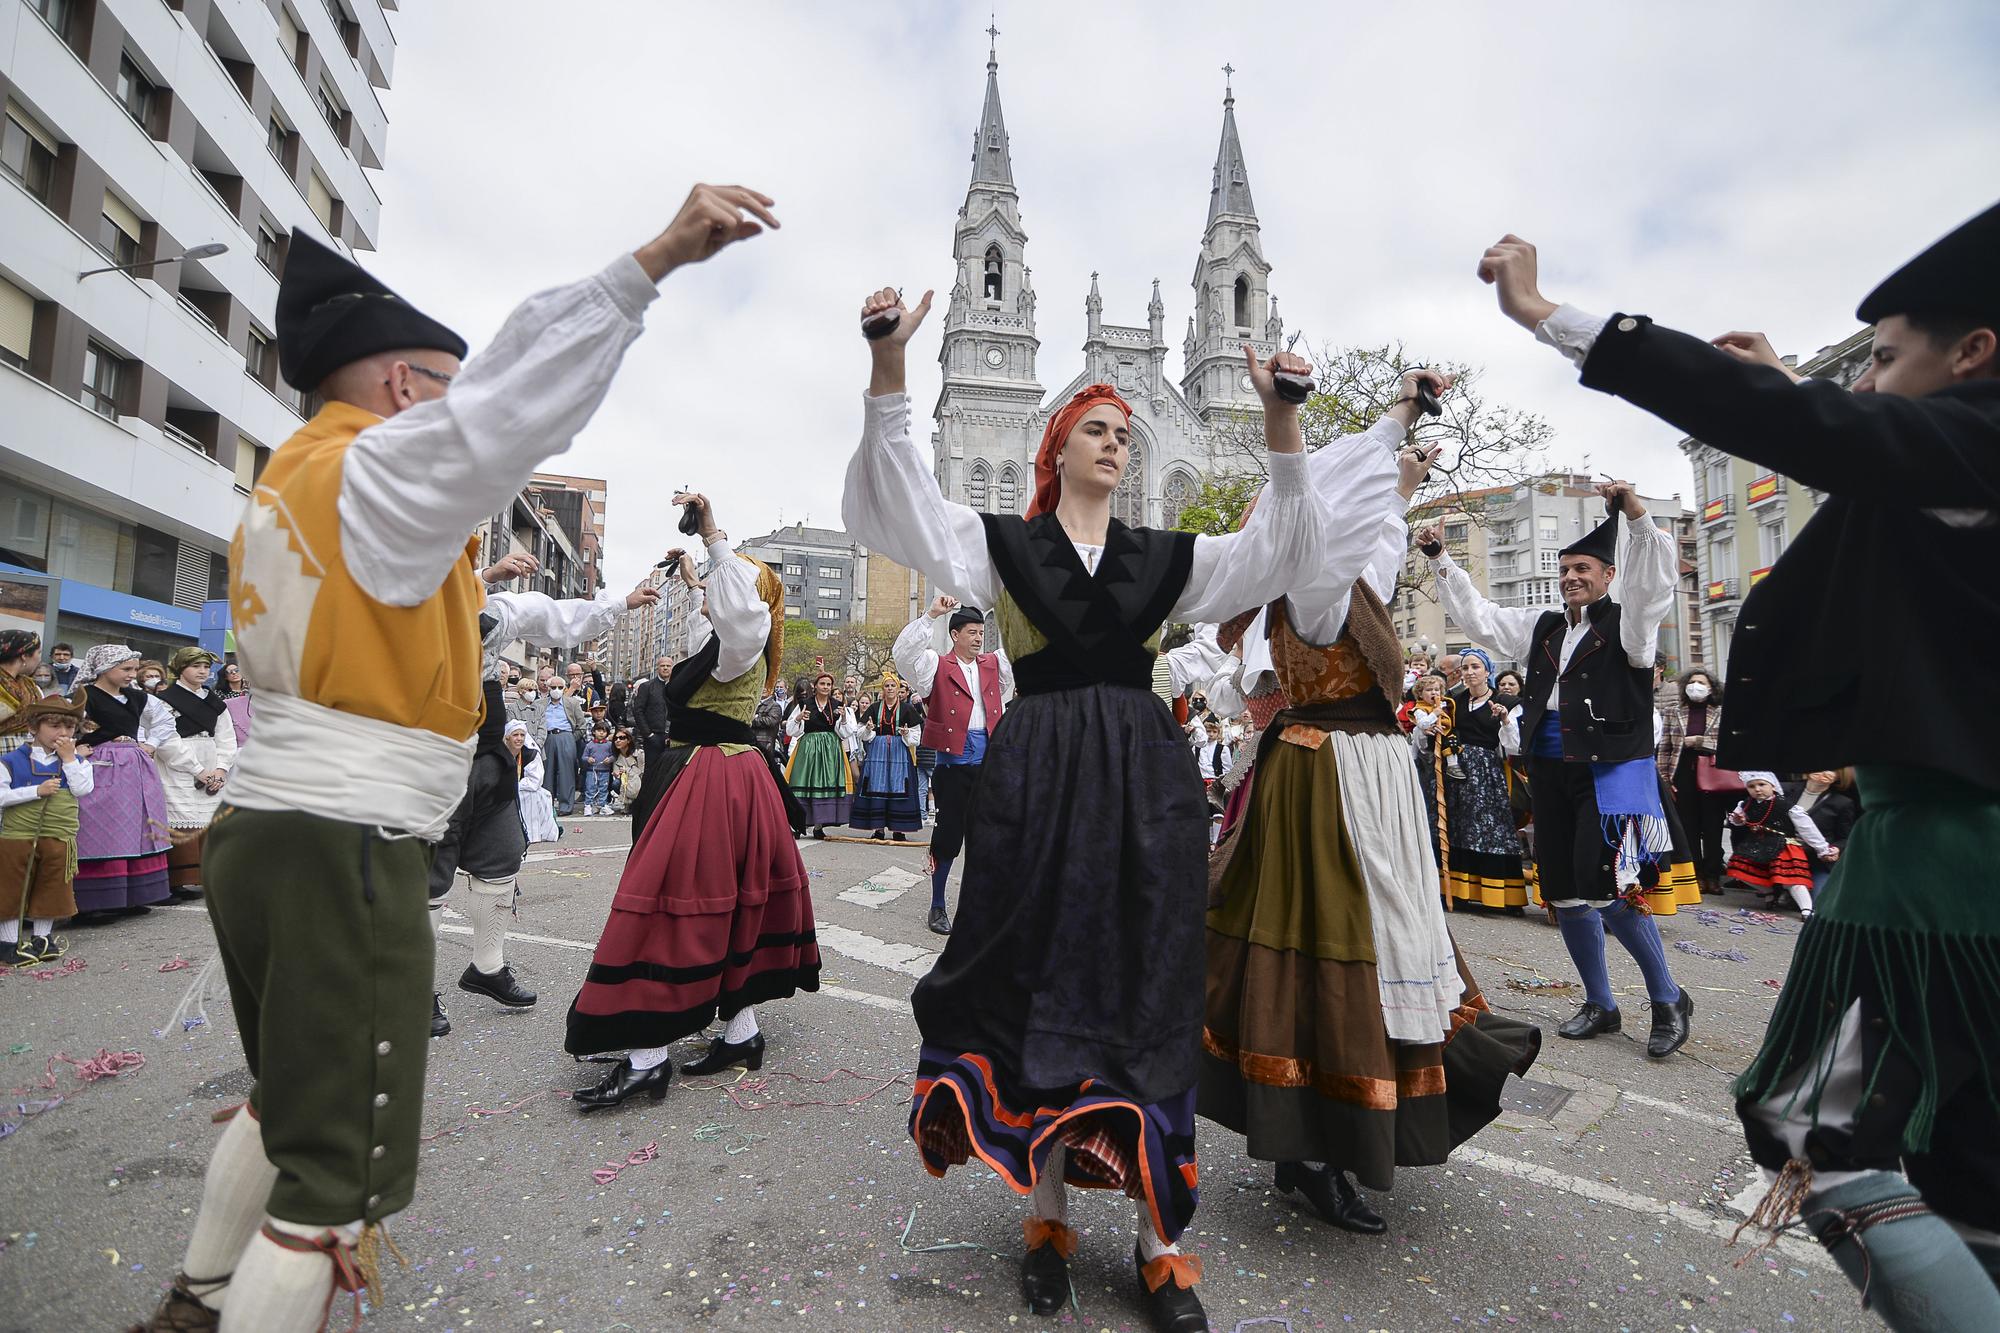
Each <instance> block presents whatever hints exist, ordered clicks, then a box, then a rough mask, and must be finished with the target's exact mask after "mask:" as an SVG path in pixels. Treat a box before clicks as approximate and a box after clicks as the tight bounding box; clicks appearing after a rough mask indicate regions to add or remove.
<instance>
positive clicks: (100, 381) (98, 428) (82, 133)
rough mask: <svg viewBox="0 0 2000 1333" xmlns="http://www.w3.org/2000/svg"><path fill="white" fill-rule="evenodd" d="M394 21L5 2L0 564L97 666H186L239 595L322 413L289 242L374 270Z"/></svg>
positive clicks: (281, 10)
mask: <svg viewBox="0 0 2000 1333" xmlns="http://www.w3.org/2000/svg"><path fill="white" fill-rule="evenodd" d="M394 7H395V6H394V3H393V0H389V2H388V3H382V2H379V0H176V2H175V3H173V4H171V5H169V4H164V3H161V2H160V0H0V96H4V103H5V122H4V125H0V131H4V140H0V478H4V480H0V565H4V566H12V567H13V568H15V569H26V570H30V571H34V572H38V573H44V574H48V575H53V576H57V577H60V578H61V579H62V580H63V586H62V589H61V605H62V616H61V619H60V621H59V623H58V631H59V634H60V636H61V637H64V638H67V639H69V640H71V641H73V642H74V643H75V644H76V647H77V650H78V652H79V654H80V653H81V651H82V649H83V648H84V647H85V646H86V645H87V644H88V643H90V642H98V641H107V640H122V641H128V642H130V643H132V644H133V646H135V647H139V648H141V649H142V650H147V651H163V650H171V649H172V648H174V647H177V646H179V645H181V644H183V643H188V642H192V641H194V640H195V638H196V637H197V633H198V631H199V628H200V613H201V607H202V604H203V603H204V602H205V601H208V600H210V599H212V598H224V597H226V596H227V592H226V579H227V568H226V557H227V549H228V543H229V539H230V536H231V534H232V533H233V532H234V531H235V528H236V523H237V520H238V518H239V516H240V515H241V512H242V509H243V504H244V498H245V496H247V495H248V493H249V490H250V487H251V486H252V485H253V484H254V482H255V479H256V477H257V475H258V473H259V471H260V469H261V467H262V465H263V462H264V460H265V459H266V458H268V457H269V454H270V451H271V450H272V449H274V448H276V447H277V446H278V445H279V444H281V443H282V442H283V441H284V440H285V439H287V438H288V437H289V436H290V435H291V434H292V433H293V432H294V431H296V430H297V429H298V427H299V425H300V423H301V420H302V409H307V408H310V407H311V406H312V404H310V403H304V404H302V403H301V402H300V397H299V395H298V394H296V393H294V392H293V391H291V390H289V389H287V388H285V387H284V386H283V385H282V384H281V383H280V382H279V380H278V378H277V349H276V346H275V343H274V341H273V339H272V311H273V309H274V307H275V305H276V302H277V290H278V279H277V274H278V273H279V271H280V270H281V269H282V268H283V264H284V254H285V248H286V245H287V244H288V241H289V237H290V234H291V233H292V232H293V231H294V230H296V229H298V228H305V229H306V230H307V232H308V233H309V234H311V235H312V236H314V237H315V238H316V239H319V240H322V241H330V242H332V243H334V244H335V245H336V246H337V247H338V248H340V249H342V250H345V251H350V252H351V251H354V250H366V249H371V248H373V244H374V237H375V235H376V231H377V227H378V224H379V219H380V212H381V202H380V199H379V198H378V196H377V194H376V192H375V188H374V186H373V184H372V183H371V182H370V180H369V177H368V174H367V172H368V170H369V169H379V168H380V167H381V166H382V164H383V160H384V154H385V151H386V136H387V128H388V124H387V118H386V117H385V115H384V113H383V110H382V105H381V102H380V100H379V98H378V96H377V93H378V91H379V90H381V89H383V88H386V87H387V86H388V82H389V74H390V71H391V68H392V66H393V64H394V58H395V40H394V38H393V36H392V35H391V33H390V31H389V26H388V22H387V17H386V14H385V11H386V10H388V9H393V8H394ZM209 244H220V245H222V246H226V247H227V249H226V250H225V251H223V252H222V253H220V254H217V255H215V256H214V257H212V258H207V259H202V260H180V261H177V262H176V261H175V256H178V255H181V254H183V253H185V252H186V251H188V250H189V249H192V248H194V247H197V246H203V245H209ZM110 265H136V266H137V267H134V268H131V269H129V270H128V271H123V272H104V273H97V274H95V275H92V276H82V275H84V274H86V273H87V272H88V271H89V270H93V269H100V268H104V267H106V266H110Z"/></svg>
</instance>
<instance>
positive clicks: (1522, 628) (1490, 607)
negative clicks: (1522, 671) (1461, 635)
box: [1417, 525, 1543, 662]
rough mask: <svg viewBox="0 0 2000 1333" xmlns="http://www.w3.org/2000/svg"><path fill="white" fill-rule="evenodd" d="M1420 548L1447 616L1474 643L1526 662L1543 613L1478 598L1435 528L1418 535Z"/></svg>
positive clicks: (1467, 577) (1467, 576) (1537, 609)
mask: <svg viewBox="0 0 2000 1333" xmlns="http://www.w3.org/2000/svg"><path fill="white" fill-rule="evenodd" d="M1417 545H1418V547H1419V548H1420V549H1421V550H1422V551H1423V553H1424V554H1425V555H1427V556H1429V557H1430V562H1431V569H1432V571H1433V573H1434V574H1435V575H1436V577H1437V588H1438V600H1439V601H1441V602H1443V603H1444V609H1445V613H1446V614H1447V615H1449V616H1450V617H1451V618H1452V621H1453V623H1455V624H1456V625H1457V626H1458V627H1459V628H1460V629H1462V630H1464V631H1465V632H1466V635H1467V636H1468V637H1469V638H1471V640H1472V641H1473V642H1474V643H1478V644H1483V645H1485V647H1486V649H1487V650H1488V651H1489V652H1493V653H1497V654H1499V655H1500V656H1502V657H1506V658H1511V659H1512V660H1514V661H1516V662H1520V661H1525V660H1526V659H1527V656H1528V648H1529V647H1530V645H1532V644H1533V643H1534V638H1535V623H1536V622H1537V621H1539V620H1540V619H1541V618H1542V615H1543V610H1542V608H1539V607H1532V606H1501V605H1500V604H1499V603H1497V602H1493V601H1490V600H1488V599H1487V598H1484V597H1481V596H1480V595H1479V589H1477V588H1475V587H1473V586H1472V578H1471V576H1470V575H1468V574H1467V573H1466V572H1465V571H1464V570H1462V569H1460V568H1459V567H1458V566H1457V565H1456V564H1454V563H1453V562H1452V558H1451V556H1450V554H1449V553H1447V552H1446V551H1445V549H1444V543H1443V541H1442V540H1440V538H1439V536H1438V530H1437V527H1436V526H1435V525H1432V526H1430V527H1426V528H1424V529H1423V530H1422V531H1420V532H1419V533H1417Z"/></svg>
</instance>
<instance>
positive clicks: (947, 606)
mask: <svg viewBox="0 0 2000 1333" xmlns="http://www.w3.org/2000/svg"><path fill="white" fill-rule="evenodd" d="M956 610H958V598H956V597H951V596H948V595H946V594H945V593H939V594H938V595H937V598H936V599H935V600H934V601H932V602H931V609H930V610H929V611H927V612H925V614H926V615H928V616H929V617H930V618H931V619H932V620H936V619H937V618H938V617H939V616H948V615H950V614H951V613H952V612H954V611H956Z"/></svg>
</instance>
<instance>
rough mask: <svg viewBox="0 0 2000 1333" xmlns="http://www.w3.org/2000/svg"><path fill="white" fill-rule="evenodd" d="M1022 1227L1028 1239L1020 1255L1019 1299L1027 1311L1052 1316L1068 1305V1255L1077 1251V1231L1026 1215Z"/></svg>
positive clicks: (1059, 1223)
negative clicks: (1023, 1302)
mask: <svg viewBox="0 0 2000 1333" xmlns="http://www.w3.org/2000/svg"><path fill="white" fill-rule="evenodd" d="M1022 1228H1023V1230H1024V1231H1025V1232H1026V1233H1027V1235H1028V1236H1029V1237H1030V1239H1029V1241H1028V1252H1027V1253H1026V1254H1024V1255H1022V1256H1021V1299H1023V1300H1025V1301H1026V1302H1027V1303H1028V1312H1029V1313H1030V1314H1038V1315H1052V1314H1054V1313H1055V1312H1056V1311H1058V1310H1060V1309H1062V1308H1063V1306H1065V1305H1067V1304H1069V1256H1070V1255H1072V1254H1075V1253H1076V1232H1074V1231H1072V1230H1071V1229H1070V1228H1069V1227H1067V1226H1065V1225H1064V1224H1063V1223H1061V1222H1048V1221H1045V1220H1043V1219H1042V1218H1039V1217H1031V1218H1029V1219H1028V1220H1027V1221H1025V1222H1023V1223H1022ZM1037 1242H1040V1243H1039V1244H1038V1243H1037Z"/></svg>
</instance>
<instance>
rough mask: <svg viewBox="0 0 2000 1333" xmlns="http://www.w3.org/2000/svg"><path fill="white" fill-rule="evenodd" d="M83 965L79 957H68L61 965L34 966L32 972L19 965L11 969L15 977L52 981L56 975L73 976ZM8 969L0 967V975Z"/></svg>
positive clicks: (4, 973) (6, 972) (81, 969)
mask: <svg viewBox="0 0 2000 1333" xmlns="http://www.w3.org/2000/svg"><path fill="white" fill-rule="evenodd" d="M84 966H85V965H84V961H83V960H82V959H81V958H70V959H66V960H65V961H64V962H63V965H62V966H61V967H41V968H36V969H35V970H34V971H32V972H30V971H27V970H26V969H24V968H20V967H16V968H13V969H11V970H12V972H13V974H14V975H15V976H17V977H33V978H34V979H35V980H37V981H54V980H55V979H56V978H57V977H73V976H75V975H76V974H77V973H79V972H81V971H83V969H84ZM9 970H10V969H8V968H4V967H0V977H4V976H6V975H7V974H8V972H9Z"/></svg>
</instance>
